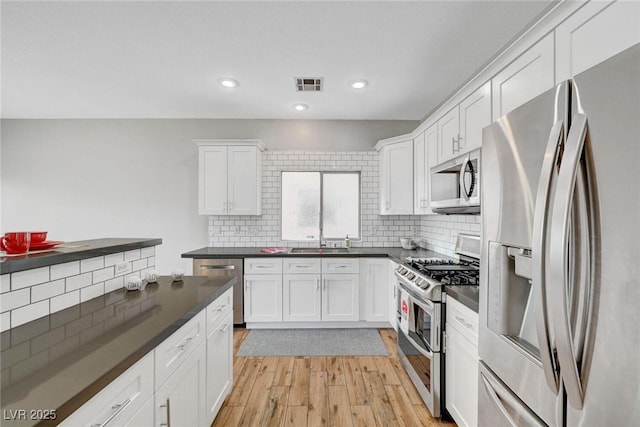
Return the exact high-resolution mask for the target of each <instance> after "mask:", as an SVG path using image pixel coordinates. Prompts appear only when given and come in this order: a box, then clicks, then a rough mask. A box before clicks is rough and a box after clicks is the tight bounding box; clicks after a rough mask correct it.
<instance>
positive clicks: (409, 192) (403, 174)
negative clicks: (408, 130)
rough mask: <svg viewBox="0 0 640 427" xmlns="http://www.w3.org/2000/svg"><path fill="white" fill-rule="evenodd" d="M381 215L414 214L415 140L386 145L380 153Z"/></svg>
mask: <svg viewBox="0 0 640 427" xmlns="http://www.w3.org/2000/svg"><path fill="white" fill-rule="evenodd" d="M380 156H381V171H380V195H381V198H380V214H381V215H411V214H412V213H413V140H408V141H404V142H397V143H394V144H389V145H386V146H384V147H383V148H382V150H381V151H380Z"/></svg>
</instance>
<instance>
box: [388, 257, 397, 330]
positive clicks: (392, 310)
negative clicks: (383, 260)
mask: <svg viewBox="0 0 640 427" xmlns="http://www.w3.org/2000/svg"><path fill="white" fill-rule="evenodd" d="M397 267H398V264H397V263H395V262H393V261H391V260H389V323H391V327H392V328H393V329H395V330H396V331H398V291H397V290H396V280H397V279H396V275H395V271H396V268H397Z"/></svg>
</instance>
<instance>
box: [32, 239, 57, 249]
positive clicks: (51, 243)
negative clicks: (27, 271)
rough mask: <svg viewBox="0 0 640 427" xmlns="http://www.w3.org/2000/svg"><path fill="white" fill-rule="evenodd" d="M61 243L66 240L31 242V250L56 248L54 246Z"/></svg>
mask: <svg viewBox="0 0 640 427" xmlns="http://www.w3.org/2000/svg"><path fill="white" fill-rule="evenodd" d="M61 243H64V242H61V241H57V240H45V241H44V242H40V243H31V245H29V250H30V251H43V250H45V249H51V248H54V247H56V246H58V245H59V244H61Z"/></svg>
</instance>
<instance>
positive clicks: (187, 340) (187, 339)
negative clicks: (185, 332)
mask: <svg viewBox="0 0 640 427" xmlns="http://www.w3.org/2000/svg"><path fill="white" fill-rule="evenodd" d="M196 336H197V335H194V336H192V337H187V338H185V339H184V343H182V344H178V345H176V347H177V348H179V349H180V351H184V349H185V347H187V345H189V343H190V342H191V341H192V340H193V339H194V338H195V337H196Z"/></svg>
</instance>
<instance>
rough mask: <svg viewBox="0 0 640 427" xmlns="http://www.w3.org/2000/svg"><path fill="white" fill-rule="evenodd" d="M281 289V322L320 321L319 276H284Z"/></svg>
mask: <svg viewBox="0 0 640 427" xmlns="http://www.w3.org/2000/svg"><path fill="white" fill-rule="evenodd" d="M282 288H283V289H282V294H283V300H282V320H284V321H285V322H309V321H319V320H321V318H322V313H321V290H320V274H285V275H284V277H283V280H282Z"/></svg>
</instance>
